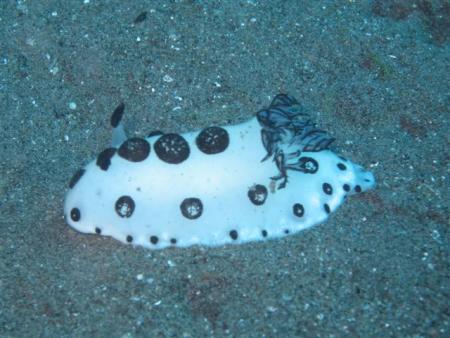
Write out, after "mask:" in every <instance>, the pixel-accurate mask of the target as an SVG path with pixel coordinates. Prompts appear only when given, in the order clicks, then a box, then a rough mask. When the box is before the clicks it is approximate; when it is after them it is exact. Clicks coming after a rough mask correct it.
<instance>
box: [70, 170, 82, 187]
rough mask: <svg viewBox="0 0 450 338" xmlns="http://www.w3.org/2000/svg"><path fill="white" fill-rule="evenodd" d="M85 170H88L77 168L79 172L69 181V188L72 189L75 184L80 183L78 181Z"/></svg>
mask: <svg viewBox="0 0 450 338" xmlns="http://www.w3.org/2000/svg"><path fill="white" fill-rule="evenodd" d="M85 172H86V170H84V169H79V170H77V172H76V173H75V174H74V175H73V176H72V178H71V179H70V181H69V188H70V189H72V188H73V187H74V186H75V184H77V183H78V181H79V180H80V178H81V177H82V176H83V175H84V173H85Z"/></svg>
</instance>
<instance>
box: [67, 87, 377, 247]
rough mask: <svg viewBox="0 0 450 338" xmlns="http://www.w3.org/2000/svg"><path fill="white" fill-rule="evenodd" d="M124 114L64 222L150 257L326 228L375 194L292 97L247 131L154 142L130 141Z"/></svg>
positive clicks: (118, 114) (163, 137)
mask: <svg viewBox="0 0 450 338" xmlns="http://www.w3.org/2000/svg"><path fill="white" fill-rule="evenodd" d="M123 111H124V105H123V104H120V105H119V106H118V107H117V108H116V110H115V111H114V113H113V115H112V117H111V124H112V127H113V128H114V129H113V144H112V146H111V147H110V148H107V149H105V150H104V151H102V152H101V153H100V154H99V155H98V157H97V158H96V159H95V160H94V161H92V162H91V163H89V164H88V165H87V166H85V167H84V168H83V169H81V170H79V171H77V172H76V173H75V175H74V177H73V178H72V180H71V181H70V184H69V186H70V190H69V192H68V194H67V197H66V200H65V205H64V214H65V218H66V220H67V222H68V223H69V225H70V226H72V227H73V228H75V229H76V230H78V231H80V232H83V233H96V234H101V235H105V236H111V237H113V238H115V239H117V240H119V241H121V242H125V243H132V244H135V245H141V246H144V247H147V248H164V247H167V246H179V247H186V246H190V245H194V244H199V245H205V246H217V245H223V244H227V243H239V244H241V243H246V242H250V241H258V240H265V239H268V238H277V237H281V236H285V235H287V234H293V233H296V232H298V231H300V230H303V229H306V228H309V227H310V226H313V225H315V224H319V223H322V222H324V221H325V220H326V219H327V217H328V216H329V214H330V213H331V212H333V211H334V210H336V209H337V207H338V206H339V205H340V204H341V203H342V201H343V200H344V199H345V197H346V196H347V195H350V194H353V193H355V192H357V193H358V192H362V191H365V190H367V189H369V188H372V187H374V186H375V179H374V177H373V175H372V173H370V172H367V171H364V170H363V168H362V167H361V166H359V165H356V164H354V163H352V162H351V161H349V160H347V159H345V158H343V157H340V156H338V155H336V154H334V153H333V152H332V151H330V150H328V146H329V145H330V143H331V142H333V140H334V139H333V138H331V137H329V136H328V135H327V134H326V133H325V132H324V131H323V130H320V129H318V128H317V127H316V126H315V124H314V123H312V122H311V121H310V119H309V118H308V116H307V115H306V114H305V113H304V109H303V108H302V106H301V105H300V104H299V103H298V102H297V100H295V99H294V98H293V97H291V96H288V95H284V94H280V95H277V96H276V97H275V98H274V100H273V101H272V103H271V104H270V106H269V107H268V108H266V109H263V110H261V111H259V112H258V113H257V114H256V117H254V118H252V119H251V120H250V121H248V122H245V123H242V124H238V125H234V126H226V127H216V126H214V127H208V128H205V129H203V130H201V131H197V132H189V133H185V134H176V133H161V132H153V133H151V134H150V135H149V136H148V137H147V138H145V139H144V138H137V137H133V138H129V139H127V138H126V135H125V131H124V128H123V126H122V123H121V119H122V115H123Z"/></svg>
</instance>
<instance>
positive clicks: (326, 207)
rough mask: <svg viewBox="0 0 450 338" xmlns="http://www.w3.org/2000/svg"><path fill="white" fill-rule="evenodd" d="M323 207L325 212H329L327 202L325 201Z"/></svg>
mask: <svg viewBox="0 0 450 338" xmlns="http://www.w3.org/2000/svg"><path fill="white" fill-rule="evenodd" d="M323 208H324V209H325V212H326V213H327V214H329V213H330V211H331V210H330V206H329V205H328V204H327V203H325V204H324V205H323Z"/></svg>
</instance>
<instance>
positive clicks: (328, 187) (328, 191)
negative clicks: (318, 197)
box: [322, 183, 333, 195]
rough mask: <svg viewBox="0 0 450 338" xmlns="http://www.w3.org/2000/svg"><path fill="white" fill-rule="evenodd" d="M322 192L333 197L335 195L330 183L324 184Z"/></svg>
mask: <svg viewBox="0 0 450 338" xmlns="http://www.w3.org/2000/svg"><path fill="white" fill-rule="evenodd" d="M322 190H323V192H324V193H325V194H327V195H331V194H332V193H333V187H332V186H331V184H330V183H324V184H322Z"/></svg>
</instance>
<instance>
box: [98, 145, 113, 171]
mask: <svg viewBox="0 0 450 338" xmlns="http://www.w3.org/2000/svg"><path fill="white" fill-rule="evenodd" d="M115 153H116V148H107V149H105V150H103V151H102V152H101V153H100V154H98V156H97V162H96V164H97V165H98V166H99V167H100V169H102V170H105V171H106V170H108V168H109V166H110V164H111V158H112V157H113V156H114V154H115Z"/></svg>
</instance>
